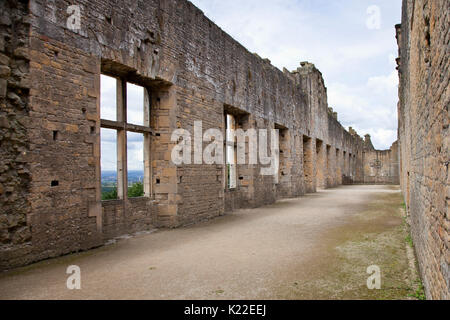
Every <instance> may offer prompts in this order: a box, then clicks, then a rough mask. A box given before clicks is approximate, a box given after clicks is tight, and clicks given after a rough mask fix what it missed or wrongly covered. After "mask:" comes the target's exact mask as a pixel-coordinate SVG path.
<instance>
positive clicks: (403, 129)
mask: <svg viewBox="0 0 450 320" xmlns="http://www.w3.org/2000/svg"><path fill="white" fill-rule="evenodd" d="M449 18H450V2H449V1H446V0H416V1H412V0H404V1H403V13H402V23H401V26H400V25H398V26H397V39H398V44H399V55H400V58H399V60H398V63H399V74H400V88H399V97H400V103H399V144H400V155H401V167H400V177H401V186H402V189H403V192H404V196H405V202H406V205H407V209H408V214H409V216H410V220H411V228H412V236H413V240H414V244H415V250H416V254H417V257H418V261H419V267H420V271H421V274H422V278H423V282H424V285H425V289H426V295H427V297H428V298H432V299H450V291H449V290H450V268H449V266H450V250H449V243H450V236H449V229H450V221H449V215H448V205H449V200H450V188H449V181H450V180H449V159H450V154H449V149H450V148H449V144H450V137H449V113H448V112H449V110H448V108H449V104H450V92H449V70H450V62H449V45H450V44H449V40H450V32H449V24H450V21H449V20H450V19H449Z"/></svg>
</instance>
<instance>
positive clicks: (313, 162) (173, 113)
mask: <svg viewBox="0 0 450 320" xmlns="http://www.w3.org/2000/svg"><path fill="white" fill-rule="evenodd" d="M13 3H15V2H14V1H6V2H2V5H3V6H6V5H7V6H8V7H7V8H6V9H5V10H2V17H6V18H5V19H6V20H7V19H10V20H11V19H19V20H20V19H22V20H20V21H22V24H23V28H24V29H23V30H24V34H23V41H22V42H23V43H21V44H20V45H21V46H22V47H25V48H27V50H23V49H21V50H18V55H16V56H15V53H14V52H15V51H14V50H13V49H14V48H13V47H12V42H11V39H13V38H14V39H16V38H15V37H11V35H12V33H13V32H15V31H12V28H11V27H10V25H9V27H8V25H7V24H5V25H6V27H5V28H4V29H1V30H2V33H1V35H2V38H0V40H2V39H3V40H2V43H5V48H8V49H7V50H6V52H5V50H3V52H5V57H6V58H8V59H16V60H17V61H20V65H24V66H26V67H24V68H22V69H23V72H22V73H23V77H24V78H25V79H31V81H30V82H25V83H28V84H29V89H27V90H24V91H20V90H23V89H21V87H20V86H18V85H13V84H14V83H15V82H13V81H11V82H10V80H8V86H7V88H8V90H7V96H8V99H6V98H5V95H6V93H5V94H4V95H3V96H2V97H0V99H2V100H1V101H2V103H8V105H9V104H11V106H10V109H8V110H10V111H9V114H8V116H7V118H5V116H6V112H4V111H3V108H2V114H1V115H0V116H2V118H0V119H2V122H1V123H2V124H3V123H4V124H5V127H7V128H6V129H3V128H2V135H3V136H2V152H7V155H5V156H4V157H2V161H7V163H5V166H4V168H7V170H8V171H7V173H2V180H1V183H2V184H1V185H0V186H1V187H2V188H4V190H5V193H4V194H3V193H2V194H0V197H1V199H2V200H1V201H2V202H1V204H2V209H3V208H6V210H7V211H6V214H3V213H2V215H1V219H3V220H1V223H2V224H1V225H0V226H1V228H0V231H1V235H2V241H3V242H2V249H1V250H0V266H1V268H6V267H14V266H18V265H24V264H27V263H30V262H33V261H37V260H41V259H45V258H49V257H54V256H58V255H62V254H66V253H70V252H74V251H78V250H85V249H89V248H92V247H96V246H99V245H102V244H103V243H104V242H105V241H107V240H108V239H111V238H114V237H117V236H120V235H123V234H126V233H131V232H138V231H144V230H150V229H152V228H155V227H178V226H183V225H187V224H191V223H195V222H198V221H201V220H204V219H210V218H214V217H217V216H220V215H223V214H225V213H226V212H229V211H232V210H235V209H238V208H251V207H258V206H262V205H266V204H271V203H273V202H275V201H276V200H277V199H280V198H285V197H298V196H301V195H303V194H305V193H307V192H315V191H317V189H321V188H329V187H335V186H338V185H341V184H343V183H362V182H364V181H365V180H364V150H365V142H364V140H363V139H362V138H361V137H360V136H359V135H358V134H357V133H356V132H354V130H350V132H348V131H346V130H345V129H344V128H343V126H342V125H341V124H340V123H339V122H338V119H337V114H336V113H334V112H333V110H332V109H331V108H329V106H328V102H327V90H326V87H325V84H324V81H323V78H322V75H321V73H320V71H318V70H317V69H316V68H315V67H314V65H313V64H310V63H307V62H304V63H301V66H300V67H299V68H298V69H297V70H294V71H292V72H289V71H287V70H284V71H283V72H282V71H280V70H278V69H277V68H275V67H274V66H272V65H271V64H270V61H268V60H267V59H262V58H260V57H259V56H258V55H256V54H253V53H250V52H248V51H247V50H246V49H245V48H244V47H242V46H241V45H240V44H239V43H237V42H236V41H235V40H233V39H232V38H231V37H230V36H229V35H227V34H226V33H224V32H223V31H222V30H221V29H220V28H219V27H218V26H216V25H215V24H214V23H213V22H211V21H210V20H209V19H207V18H206V17H205V16H204V15H203V13H202V12H201V11H200V10H199V9H197V8H196V7H195V6H193V5H192V4H191V3H190V2H187V1H184V0H149V1H138V2H137V1H132V0H128V1H123V0H108V1H97V0H89V1H88V0H80V1H77V4H78V5H80V8H81V29H79V30H74V29H73V28H69V27H68V26H70V23H69V24H68V19H69V18H70V15H71V14H72V13H71V12H70V11H69V13H68V10H67V9H68V7H69V5H71V4H73V3H72V1H56V0H53V1H49V0H45V1H44V0H30V1H23V2H21V5H20V6H19V5H18V6H15V5H13ZM28 10H29V11H28ZM2 21H3V20H2ZM2 23H3V22H2ZM26 23H28V24H26ZM2 28H3V24H2ZM8 28H9V29H8ZM14 30H19V29H14ZM7 39H9V40H7ZM8 41H9V42H8ZM8 46H11V47H8ZM2 48H3V47H2ZM25 54H26V57H27V58H26V59H24V58H23V56H24V55H25ZM2 57H3V56H2ZM6 58H5V59H4V60H5V61H6V62H8V63H11V67H13V66H14V65H18V63H19V62H14V63H16V64H13V62H9V60H7V59H6ZM11 61H12V60H11ZM14 61H15V60H14ZM2 64H3V60H2ZM5 64H6V63H5ZM11 67H9V68H10V69H11V70H13V68H11ZM2 70H5V72H4V74H3V73H2V78H1V81H3V79H6V78H7V77H8V76H9V72H10V71H8V69H6V68H5V69H2ZM102 73H104V74H107V75H110V76H116V77H120V78H121V79H125V80H126V81H130V82H132V83H135V84H139V85H141V86H144V87H145V88H146V89H147V91H148V92H149V101H150V109H151V110H150V120H149V121H150V125H151V129H152V131H153V133H152V137H151V141H150V142H149V144H150V146H149V150H150V152H149V158H148V159H146V161H147V162H146V163H147V164H148V166H149V167H151V168H150V171H151V176H150V185H151V186H150V187H151V191H150V193H149V195H148V197H144V198H138V199H127V197H126V196H125V198H124V199H122V200H115V201H101V184H100V172H101V171H100V170H101V168H100V154H101V152H100V151H101V150H100V147H101V146H100V128H101V126H102V125H104V122H102V121H101V119H100V75H101V74H102ZM11 74H12V71H11ZM15 80H20V79H18V78H17V79H15ZM16 82H17V81H16ZM0 83H4V82H0ZM13 92H15V95H12V94H10V93H13ZM18 101H22V104H20V106H27V108H22V107H21V108H19V105H17V102H18ZM12 103H16V105H12ZM5 109H6V108H5ZM226 113H230V114H233V115H234V116H235V118H236V125H237V127H238V128H241V129H244V130H247V129H251V128H253V129H272V128H276V129H279V130H280V140H279V143H280V171H279V176H278V179H276V177H274V176H263V175H261V174H260V169H261V166H260V165H238V166H237V186H236V188H234V189H232V190H230V189H228V188H227V187H226V174H225V172H226V170H225V169H226V167H225V166H224V165H207V164H195V165H194V164H193V165H180V166H176V165H175V164H174V163H173V162H172V161H171V150H172V148H173V147H174V146H175V144H176V143H175V142H172V141H171V134H172V132H173V131H174V130H176V129H178V128H183V129H187V130H189V131H190V132H191V133H193V132H194V123H195V122H196V121H201V122H202V131H203V132H205V131H206V130H208V129H210V128H218V129H221V130H223V131H225V114H226ZM3 119H6V120H3ZM16 120H17V122H16ZM11 123H14V125H12V124H11ZM13 134H20V135H21V136H20V139H16V140H12V138H10V137H11V136H12V135H13ZM3 144H9V145H10V148H8V149H5V150H7V151H3V150H4V148H3ZM205 146H206V143H205ZM125 149H126V148H125ZM27 150H29V151H27ZM23 151H25V155H26V157H18V155H19V154H20V153H23ZM17 157H18V159H19V160H20V161H19V160H17ZM394 158H395V157H394ZM4 159H5V160H4ZM21 161H22V162H21ZM123 161H124V162H125V163H126V159H123ZM386 161H387V160H386ZM2 170H4V169H2ZM121 174H122V173H121ZM3 180H5V181H6V180H8V181H9V182H8V184H6V183H4V182H3ZM6 188H10V189H6ZM11 188H12V189H11ZM0 190H3V189H0ZM8 190H9V191H8ZM8 192H9V193H8ZM5 197H16V199H13V198H10V199H9V200H8V199H7V198H5ZM7 201H9V202H7ZM8 208H10V209H8ZM19 209H20V210H19ZM8 210H9V211H8ZM13 211H14V213H13ZM19 212H20V214H19ZM14 215H16V216H17V217H20V219H19V221H18V222H17V223H16V222H14V221H15V220H14V219H15V218H13V216H14ZM25 217H26V220H24V219H25ZM5 219H6V220H5ZM14 223H16V224H14ZM17 232H20V236H17V237H16V238H15V239H16V240H13V237H14V234H16V233H17ZM17 234H19V233H17ZM3 243H4V244H3ZM24 246H25V247H26V249H27V250H28V251H23V250H22V248H23V247H24Z"/></svg>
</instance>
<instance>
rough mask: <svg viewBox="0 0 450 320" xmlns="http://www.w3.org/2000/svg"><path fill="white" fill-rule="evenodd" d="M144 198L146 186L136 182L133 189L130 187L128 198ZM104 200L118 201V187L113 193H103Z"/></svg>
mask: <svg viewBox="0 0 450 320" xmlns="http://www.w3.org/2000/svg"><path fill="white" fill-rule="evenodd" d="M143 196H144V184H143V183H142V182H136V183H134V184H133V185H132V186H131V187H128V198H139V197H143ZM102 200H117V187H114V188H113V189H112V190H111V191H105V192H103V193H102Z"/></svg>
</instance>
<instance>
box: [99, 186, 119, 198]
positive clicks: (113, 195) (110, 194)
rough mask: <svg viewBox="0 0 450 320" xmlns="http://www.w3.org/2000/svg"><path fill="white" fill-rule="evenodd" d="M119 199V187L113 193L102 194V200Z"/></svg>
mask: <svg viewBox="0 0 450 320" xmlns="http://www.w3.org/2000/svg"><path fill="white" fill-rule="evenodd" d="M116 199H117V187H114V189H112V190H111V191H107V192H102V200H116Z"/></svg>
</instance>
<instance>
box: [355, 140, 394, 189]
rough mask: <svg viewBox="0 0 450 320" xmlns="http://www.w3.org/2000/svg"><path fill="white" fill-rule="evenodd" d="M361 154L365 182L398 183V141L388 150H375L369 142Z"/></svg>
mask: <svg viewBox="0 0 450 320" xmlns="http://www.w3.org/2000/svg"><path fill="white" fill-rule="evenodd" d="M366 137H367V136H366ZM366 139H367V138H366ZM369 139H370V137H369ZM363 156H364V161H363V163H364V183H365V184H383V185H385V184H395V185H398V184H400V176H399V168H400V167H399V160H400V158H399V150H398V142H395V143H394V144H393V145H392V146H391V148H390V149H389V150H375V149H374V148H373V147H371V143H370V147H367V145H366V148H365V150H364V153H363Z"/></svg>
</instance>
